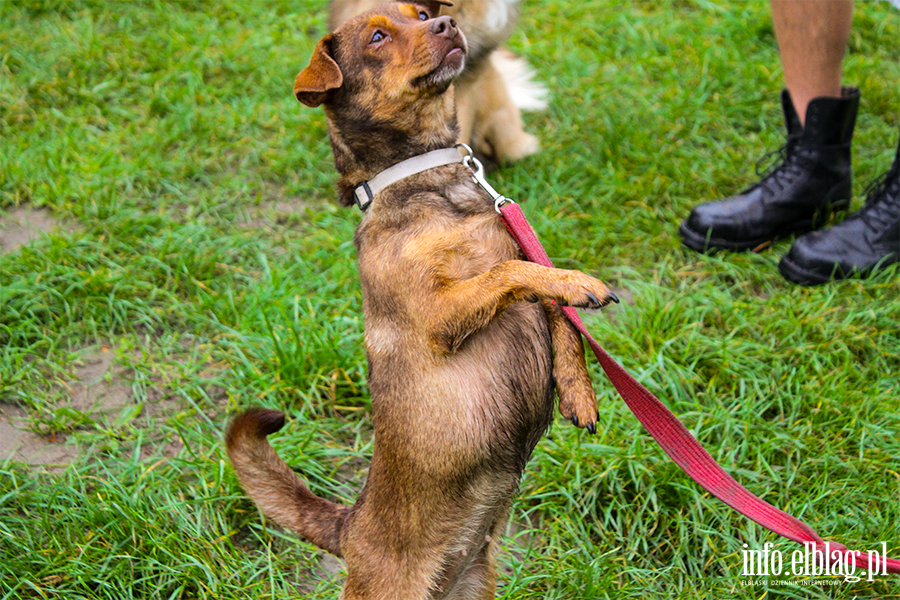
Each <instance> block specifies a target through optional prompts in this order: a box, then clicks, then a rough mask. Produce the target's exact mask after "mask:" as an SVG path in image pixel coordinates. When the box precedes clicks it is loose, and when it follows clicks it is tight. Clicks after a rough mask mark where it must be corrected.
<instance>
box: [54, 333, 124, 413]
mask: <svg viewBox="0 0 900 600" xmlns="http://www.w3.org/2000/svg"><path fill="white" fill-rule="evenodd" d="M115 360H116V350H115V348H110V347H109V346H101V347H99V348H92V349H90V350H88V351H86V352H84V353H83V354H82V355H81V356H80V357H79V362H80V363H81V364H80V365H79V366H77V367H76V368H75V381H74V382H73V383H72V384H70V386H69V390H70V392H71V400H70V401H69V402H70V406H71V407H72V408H74V409H75V410H77V411H79V412H82V413H84V414H86V415H89V416H91V417H92V418H95V420H97V419H96V417H94V415H97V416H98V417H105V418H107V419H108V418H110V417H111V416H113V413H118V412H120V411H121V410H122V408H124V407H125V406H126V405H128V404H130V403H131V400H132V399H133V395H132V390H131V384H130V383H129V381H128V378H127V377H128V375H129V373H128V370H129V369H128V368H127V367H125V366H124V365H120V364H115Z"/></svg>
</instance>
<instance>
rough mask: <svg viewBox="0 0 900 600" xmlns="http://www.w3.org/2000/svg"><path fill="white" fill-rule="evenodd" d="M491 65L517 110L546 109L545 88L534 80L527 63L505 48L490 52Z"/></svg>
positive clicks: (532, 71)
mask: <svg viewBox="0 0 900 600" xmlns="http://www.w3.org/2000/svg"><path fill="white" fill-rule="evenodd" d="M491 63H492V64H493V66H494V68H495V69H496V70H497V72H498V73H500V76H501V77H502V78H503V82H504V83H505V84H506V89H507V90H509V95H510V97H511V98H512V101H513V104H515V105H516V106H517V107H518V108H519V110H544V109H545V108H547V88H545V87H544V86H543V84H541V83H539V82H537V81H535V80H534V70H533V69H532V68H531V66H530V65H529V64H528V62H527V61H526V60H525V59H524V58H522V57H521V56H518V55H516V54H513V53H512V52H510V51H509V50H507V49H506V48H498V49H497V50H494V51H493V52H491Z"/></svg>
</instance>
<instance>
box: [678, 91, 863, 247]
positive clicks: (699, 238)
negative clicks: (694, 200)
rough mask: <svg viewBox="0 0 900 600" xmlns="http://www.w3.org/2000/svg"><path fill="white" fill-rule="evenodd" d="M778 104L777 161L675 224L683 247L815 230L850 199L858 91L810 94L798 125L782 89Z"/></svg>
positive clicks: (759, 242)
mask: <svg viewBox="0 0 900 600" xmlns="http://www.w3.org/2000/svg"><path fill="white" fill-rule="evenodd" d="M781 107H782V109H783V110H784V122H785V126H786V127H787V133H788V135H787V143H786V144H785V145H784V146H783V147H782V148H781V149H780V150H779V152H780V154H781V158H782V162H781V163H780V164H778V165H776V166H775V167H774V168H772V169H770V170H769V171H768V172H767V173H765V174H762V175H761V177H762V179H760V181H758V182H757V183H755V184H753V185H752V186H750V187H749V188H747V189H746V190H744V191H743V192H741V193H740V194H738V195H737V196H734V197H731V198H726V199H725V200H718V201H715V202H707V203H705V204H701V205H699V206H697V207H695V208H694V210H693V211H691V214H690V216H688V218H687V219H685V220H684V222H683V223H682V224H681V227H680V228H679V231H678V233H679V235H680V236H681V240H682V242H683V243H684V245H685V246H687V247H688V248H691V249H692V250H696V251H697V252H709V251H711V250H714V249H719V248H721V249H725V250H732V251H744V250H759V249H762V248H764V247H766V246H768V245H769V244H771V243H772V242H773V241H775V240H777V239H779V238H782V237H785V236H788V235H790V234H792V233H797V232H806V231H809V230H811V229H817V228H819V227H821V226H822V225H824V224H825V223H826V222H827V221H828V219H829V218H830V217H831V215H832V214H833V213H834V212H836V211H839V210H846V209H847V207H848V206H849V205H850V194H851V186H850V182H851V179H850V140H851V139H852V137H853V126H854V124H855V123H856V111H857V109H858V108H859V90H858V89H857V88H848V87H845V88H843V90H842V92H841V98H830V97H820V98H813V100H812V101H810V103H809V105H808V107H807V109H806V126H805V127H802V126H801V125H800V118H799V117H798V116H797V111H796V110H795V109H794V104H793V102H792V101H791V96H790V94H789V93H788V91H787V90H786V89H785V90H782V92H781Z"/></svg>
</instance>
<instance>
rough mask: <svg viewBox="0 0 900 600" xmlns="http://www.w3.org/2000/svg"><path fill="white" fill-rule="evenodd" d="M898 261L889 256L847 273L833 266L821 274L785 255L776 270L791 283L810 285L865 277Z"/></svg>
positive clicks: (899, 259)
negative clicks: (830, 270)
mask: <svg viewBox="0 0 900 600" xmlns="http://www.w3.org/2000/svg"><path fill="white" fill-rule="evenodd" d="M898 262H900V257H897V258H890V257H889V258H886V259H884V260H882V261H881V262H879V263H878V264H876V265H873V266H870V267H866V268H865V269H854V270H852V271H850V272H849V273H845V272H844V271H842V270H841V269H840V268H838V267H837V266H835V269H834V270H833V272H832V273H831V274H829V275H823V274H822V273H820V272H818V271H810V270H809V269H804V268H803V267H801V266H800V265H798V264H797V263H795V262H794V261H792V260H791V259H790V258H788V257H787V256H786V255H785V256H782V257H781V260H780V261H778V271H779V272H780V273H781V275H782V276H783V277H784V278H785V279H787V280H788V281H790V282H791V283H796V284H797V285H802V286H812V285H822V284H825V283H828V282H829V281H843V280H845V279H866V278H868V277H870V276H872V274H873V273H876V272H880V271H882V270H883V269H886V268H888V267H890V266H891V265H893V264H896V263H898Z"/></svg>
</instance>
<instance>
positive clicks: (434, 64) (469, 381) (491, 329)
mask: <svg viewBox="0 0 900 600" xmlns="http://www.w3.org/2000/svg"><path fill="white" fill-rule="evenodd" d="M438 8H439V6H438V3H437V2H424V3H418V4H408V3H404V2H396V3H392V4H386V5H383V6H382V7H380V8H378V9H376V10H374V11H372V12H369V13H366V14H364V15H362V16H360V17H357V18H355V19H352V20H350V21H348V22H347V23H346V24H344V25H343V26H342V27H340V28H339V29H338V30H336V31H335V32H334V33H333V34H332V35H328V36H326V37H325V38H324V39H322V41H321V42H320V43H319V45H318V46H317V48H316V50H315V53H314V55H313V57H312V59H311V61H310V65H309V66H308V67H307V68H306V69H304V70H303V71H302V72H301V73H300V75H298V77H297V81H296V85H295V88H294V91H295V93H296V95H297V97H298V98H299V99H300V101H301V102H303V103H304V104H307V105H309V106H318V105H323V106H324V108H325V112H326V115H327V118H328V126H329V133H330V136H331V142H332V147H333V150H334V156H335V164H336V166H337V169H338V171H339V172H340V174H341V179H340V182H339V190H340V195H341V199H342V201H343V203H344V204H350V203H351V202H352V200H351V198H352V193H353V192H352V191H353V189H354V188H355V187H356V186H358V185H360V184H362V183H363V182H366V181H369V180H370V179H372V178H373V176H375V175H376V174H378V173H380V172H381V171H383V170H384V169H386V168H388V167H390V166H392V165H394V164H396V163H398V162H400V161H404V160H405V159H408V158H410V157H413V156H418V155H421V154H422V153H424V152H429V151H432V150H435V149H440V148H445V147H448V146H449V147H452V145H453V144H454V143H455V141H456V131H455V129H454V127H453V126H452V124H453V123H455V118H454V113H453V100H452V97H451V95H452V94H451V93H449V92H448V88H450V84H451V82H452V81H453V80H454V78H455V77H456V76H457V75H458V74H459V72H460V71H461V70H462V67H463V64H464V61H465V52H466V43H465V39H464V37H463V35H462V34H461V33H460V32H459V30H458V29H457V27H456V24H455V22H454V21H453V20H452V19H451V18H450V17H448V16H442V17H437V18H435V16H434V15H436V13H437V10H438ZM355 244H356V247H357V250H358V254H359V273H360V278H361V283H362V289H363V310H364V314H365V343H366V352H367V355H368V360H369V380H368V381H369V388H370V390H371V393H372V412H373V418H374V424H375V443H374V451H373V456H372V463H371V466H370V470H369V476H368V479H367V481H366V485H365V489H364V490H363V492H362V493H361V495H360V497H359V499H358V501H357V502H356V504H355V505H354V506H353V507H352V508H351V507H343V506H339V505H337V504H334V503H331V502H328V501H326V500H323V499H321V498H318V497H316V496H314V495H313V494H312V493H311V492H310V491H309V489H308V488H307V487H306V486H305V485H304V484H303V482H302V481H301V480H300V479H299V478H298V477H297V475H296V474H295V473H294V472H293V471H292V470H291V469H290V468H289V467H288V466H287V465H286V464H285V463H284V462H283V461H282V460H281V459H280V458H279V457H278V456H277V455H276V454H275V452H274V450H273V449H272V447H271V446H270V445H269V444H268V442H267V440H266V436H267V435H269V434H271V433H274V432H276V431H278V430H279V429H280V428H281V426H282V425H283V423H284V416H283V415H282V414H281V413H280V412H277V411H271V410H264V409H253V410H250V411H247V412H245V413H243V414H242V415H240V416H238V417H237V418H236V419H235V420H234V422H233V423H232V424H231V426H230V427H229V431H228V433H227V447H228V453H229V456H230V458H231V461H232V463H233V464H234V467H235V470H236V471H237V474H238V476H239V478H240V481H241V484H242V485H243V487H244V489H245V490H246V491H247V493H248V494H249V495H250V497H251V498H252V499H253V500H254V501H255V502H256V503H257V504H258V505H259V507H260V508H261V509H262V511H263V512H264V513H265V514H266V515H268V516H270V517H271V518H272V519H274V520H275V521H276V522H278V523H280V524H282V525H283V526H285V527H288V528H290V529H292V530H293V531H295V532H296V533H297V534H299V535H301V536H303V537H305V538H307V539H308V540H310V541H312V542H313V543H315V544H317V545H319V546H320V547H322V548H324V549H325V550H327V551H329V552H332V553H334V554H336V555H338V556H343V558H344V559H345V561H346V566H347V582H346V585H345V587H344V590H343V593H342V594H341V598H342V599H344V600H351V599H367V600H375V599H381V600H424V599H438V598H441V599H455V600H468V599H479V600H486V599H488V598H494V595H495V566H494V553H495V550H496V545H497V541H496V540H497V539H498V537H499V535H500V534H501V533H502V531H503V528H504V525H505V522H506V519H507V515H508V512H509V508H510V504H511V502H512V499H513V496H514V494H515V493H516V490H517V488H518V485H519V479H520V477H521V475H522V472H523V470H524V468H525V464H526V462H527V461H528V459H529V457H530V455H531V452H532V450H533V449H534V446H535V444H537V442H538V440H539V439H540V437H541V436H542V435H543V433H544V432H545V431H546V430H547V427H548V426H549V425H550V421H551V417H552V411H553V401H554V397H553V389H554V379H555V381H556V383H557V389H558V393H559V395H560V410H561V411H562V413H563V414H564V415H565V416H566V417H568V418H570V419H572V420H573V421H575V422H576V424H578V425H580V426H581V427H586V428H588V429H589V430H591V431H595V430H596V419H597V405H596V398H595V397H594V394H593V390H592V389H591V385H590V381H589V380H588V375H587V369H586V367H585V363H584V351H583V347H582V345H581V340H580V338H579V337H578V335H577V333H575V331H574V330H573V329H572V328H571V326H569V324H568V322H567V321H565V318H564V316H563V315H562V311H561V310H560V309H559V307H558V306H556V305H554V304H552V303H551V300H552V301H556V302H559V303H562V304H568V305H573V306H583V307H598V306H601V305H604V304H606V303H607V302H609V301H610V300H614V299H615V297H614V296H613V295H612V294H610V292H609V290H608V289H607V288H606V286H605V285H604V284H603V283H602V282H600V281H598V280H597V279H594V278H593V277H589V276H587V275H584V274H582V273H579V272H577V271H564V270H557V269H549V268H545V267H542V266H539V265H535V264H533V263H529V262H525V261H523V260H522V255H521V252H520V250H519V248H518V247H517V246H516V244H515V242H514V241H513V240H512V238H511V237H510V235H509V233H508V232H507V231H506V229H505V228H504V226H503V224H502V223H501V222H500V220H499V219H498V216H497V214H496V212H495V210H494V206H493V202H492V199H491V198H490V197H489V195H488V194H487V193H485V192H484V190H482V189H481V188H480V187H479V186H478V185H477V184H476V183H475V182H474V181H473V179H472V171H471V170H470V168H469V167H467V166H464V165H463V164H461V163H453V164H446V165H444V166H440V167H436V168H431V169H429V170H426V171H423V172H421V173H418V174H417V175H413V176H410V177H407V178H405V179H403V180H401V181H398V182H396V183H393V184H392V185H389V186H388V187H386V188H385V189H384V190H383V191H382V192H380V193H376V194H375V195H374V199H373V201H372V203H371V205H370V206H369V208H368V210H367V211H366V212H365V213H364V215H363V219H362V222H361V224H360V226H359V228H358V230H357V232H356V236H355ZM527 300H531V301H532V302H527ZM551 339H552V345H551Z"/></svg>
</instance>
